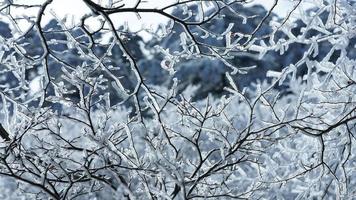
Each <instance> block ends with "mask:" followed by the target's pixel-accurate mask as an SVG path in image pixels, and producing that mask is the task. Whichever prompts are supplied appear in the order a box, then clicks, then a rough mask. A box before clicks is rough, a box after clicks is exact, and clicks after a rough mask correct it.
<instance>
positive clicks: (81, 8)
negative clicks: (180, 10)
mask: <svg viewBox="0 0 356 200" xmlns="http://www.w3.org/2000/svg"><path fill="white" fill-rule="evenodd" d="M1 1H3V0H0V6H1ZM274 1H275V0H254V1H252V3H249V4H248V5H249V6H252V5H253V4H261V5H263V6H264V7H265V8H266V9H270V8H271V6H272V5H273V4H274ZM14 2H15V3H24V4H29V3H33V4H40V3H42V2H43V0H14ZM101 2H104V3H105V2H109V1H108V0H101ZM135 2H136V1H134V0H123V1H122V3H125V5H126V6H130V5H134V4H135ZM172 2H176V0H146V1H145V2H144V3H142V4H141V6H142V7H149V8H152V7H163V6H165V5H169V4H170V3H172ZM294 2H295V1H294ZM293 5H294V3H293V2H292V1H291V0H279V2H278V5H277V7H275V9H274V13H276V14H277V15H279V16H281V17H283V16H285V15H286V14H287V13H288V11H290V10H291V9H292V8H293ZM309 6H310V4H305V5H304V7H305V8H306V7H309ZM46 11H47V12H46V15H45V16H44V17H43V24H42V25H45V24H46V23H47V22H48V21H49V20H50V19H51V18H53V15H56V16H57V17H58V18H60V19H63V18H65V17H67V19H68V21H69V22H68V26H71V25H75V24H76V23H78V22H79V17H78V16H83V14H85V13H90V12H91V11H90V10H89V8H88V7H87V6H86V5H85V3H84V2H83V0H53V3H52V4H51V5H50V6H49V7H48V8H47V10H46ZM17 12H18V13H19V14H20V15H23V14H27V15H31V13H32V15H33V14H35V11H34V10H32V11H31V10H29V9H27V10H17ZM111 17H112V19H113V20H114V21H115V22H116V23H117V25H123V23H125V22H127V24H128V25H129V27H130V29H131V30H132V31H137V30H139V29H141V28H142V27H143V26H144V27H146V28H147V27H152V28H153V29H155V27H157V26H158V24H160V23H162V22H165V21H166V20H167V19H165V18H163V17H162V16H160V15H158V14H149V13H144V14H141V19H139V18H138V17H137V15H136V14H134V13H131V14H120V15H117V16H115V15H113V16H111ZM72 19H73V20H72ZM0 20H1V21H6V19H5V17H4V16H0ZM71 21H73V23H71ZM88 23H91V26H93V27H95V20H92V21H91V22H88ZM20 26H22V27H25V26H26V25H25V24H21V23H20ZM142 35H143V36H144V37H149V36H148V34H147V33H146V34H145V33H142ZM146 39H147V38H146Z"/></svg>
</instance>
